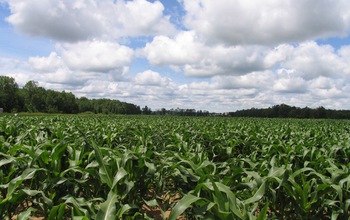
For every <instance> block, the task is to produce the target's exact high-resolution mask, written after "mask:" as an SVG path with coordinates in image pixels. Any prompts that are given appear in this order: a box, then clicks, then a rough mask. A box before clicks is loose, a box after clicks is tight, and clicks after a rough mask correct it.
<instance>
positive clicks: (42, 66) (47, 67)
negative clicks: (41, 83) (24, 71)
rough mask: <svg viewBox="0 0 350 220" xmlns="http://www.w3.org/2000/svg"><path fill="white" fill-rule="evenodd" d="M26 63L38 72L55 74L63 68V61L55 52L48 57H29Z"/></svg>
mask: <svg viewBox="0 0 350 220" xmlns="http://www.w3.org/2000/svg"><path fill="white" fill-rule="evenodd" d="M28 61H29V63H30V64H31V66H32V68H33V69H34V70H36V71H40V72H55V71H57V70H58V69H60V68H65V64H64V61H62V59H61V57H59V56H58V55H57V53H56V52H51V53H50V55H49V56H48V57H30V58H29V59H28Z"/></svg>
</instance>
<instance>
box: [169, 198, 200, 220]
mask: <svg viewBox="0 0 350 220" xmlns="http://www.w3.org/2000/svg"><path fill="white" fill-rule="evenodd" d="M199 199H201V198H200V197H197V196H194V195H192V194H187V195H185V196H184V197H183V198H182V199H181V200H180V201H178V203H177V204H176V205H175V207H174V208H173V210H172V211H171V213H170V216H169V220H176V218H177V217H179V216H180V215H181V214H182V213H183V212H184V211H185V210H186V209H187V208H189V207H190V206H191V205H192V204H193V203H194V202H196V201H198V200H199Z"/></svg>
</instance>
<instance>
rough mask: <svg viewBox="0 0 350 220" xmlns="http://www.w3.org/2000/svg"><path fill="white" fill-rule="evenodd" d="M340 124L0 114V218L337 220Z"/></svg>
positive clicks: (342, 178)
mask: <svg viewBox="0 0 350 220" xmlns="http://www.w3.org/2000/svg"><path fill="white" fill-rule="evenodd" d="M349 127H350V122H349V121H347V120H341V121H336V120H296V119H249V118H246V119H243V118H213V117H212V118H210V117H203V118H190V117H156V116H40V117H39V116H37V117H26V116H17V117H14V116H13V117H9V116H3V117H0V219H10V218H12V217H14V216H17V217H18V218H23V219H28V218H29V217H33V216H40V217H45V219H152V218H153V217H154V218H155V215H152V212H149V211H147V209H146V208H145V207H148V210H149V209H152V208H153V209H154V210H157V211H158V212H159V213H160V215H161V216H163V217H161V218H165V216H168V217H169V218H170V219H176V218H177V217H179V216H182V217H183V218H185V219H334V220H335V219H347V218H348V217H349V211H350V210H349V206H350V199H349V198H350V169H349V166H350V159H349V158H350V145H349V140H350V133H349V132H348V131H349ZM169 210H171V213H170V215H169V213H168V214H166V212H167V211H169ZM158 216H159V215H158ZM155 219H159V217H157V218H155Z"/></svg>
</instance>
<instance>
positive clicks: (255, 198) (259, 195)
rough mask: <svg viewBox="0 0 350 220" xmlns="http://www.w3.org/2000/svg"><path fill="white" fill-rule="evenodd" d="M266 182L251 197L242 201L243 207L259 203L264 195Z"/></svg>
mask: <svg viewBox="0 0 350 220" xmlns="http://www.w3.org/2000/svg"><path fill="white" fill-rule="evenodd" d="M265 189H266V182H263V184H261V185H260V187H259V189H258V190H257V191H256V192H255V194H254V195H253V197H251V198H249V199H247V200H245V201H243V203H244V204H245V205H247V204H250V203H254V202H257V201H259V200H260V199H261V198H262V197H263V196H264V194H265Z"/></svg>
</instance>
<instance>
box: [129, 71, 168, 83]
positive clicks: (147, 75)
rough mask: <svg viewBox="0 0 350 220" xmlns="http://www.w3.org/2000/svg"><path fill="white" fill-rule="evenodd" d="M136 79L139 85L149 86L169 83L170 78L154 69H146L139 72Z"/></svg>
mask: <svg viewBox="0 0 350 220" xmlns="http://www.w3.org/2000/svg"><path fill="white" fill-rule="evenodd" d="M134 81H135V83H136V84H138V85H148V86H162V85H163V86H164V85H167V84H168V83H169V79H167V78H166V77H162V76H161V75H160V74H159V73H158V72H154V71H152V70H146V71H144V72H141V73H138V74H137V75H136V76H135V78H134Z"/></svg>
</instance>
